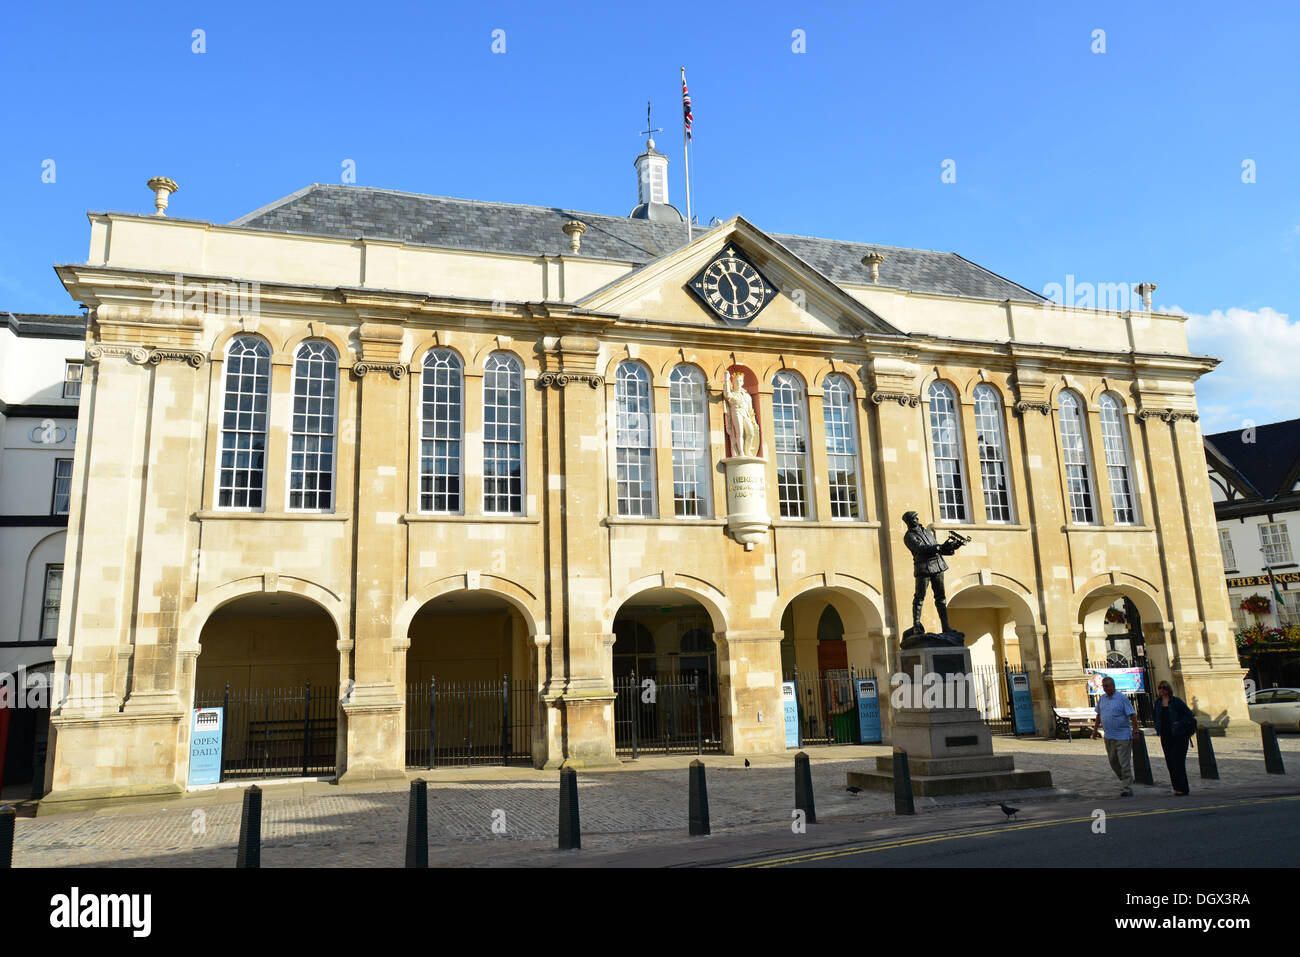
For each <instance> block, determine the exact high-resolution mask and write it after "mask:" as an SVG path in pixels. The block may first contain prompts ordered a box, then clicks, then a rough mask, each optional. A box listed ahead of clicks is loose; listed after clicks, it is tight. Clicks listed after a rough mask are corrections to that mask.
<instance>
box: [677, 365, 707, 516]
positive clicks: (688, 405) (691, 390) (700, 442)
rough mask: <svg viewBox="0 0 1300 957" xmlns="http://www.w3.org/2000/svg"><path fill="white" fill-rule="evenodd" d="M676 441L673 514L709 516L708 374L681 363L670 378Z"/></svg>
mask: <svg viewBox="0 0 1300 957" xmlns="http://www.w3.org/2000/svg"><path fill="white" fill-rule="evenodd" d="M668 397H669V403H670V404H671V406H672V408H671V415H670V419H671V425H672V443H673V514H675V515H679V516H690V517H693V518H708V517H709V514H710V512H711V509H710V507H709V506H710V501H711V499H712V496H711V495H710V492H709V419H708V413H707V412H706V411H705V387H704V373H702V372H701V371H700V370H699V369H697V368H695V366H692V365H685V364H683V365H679V366H677V367H676V368H675V369H673V371H672V374H671V375H669V377H668Z"/></svg>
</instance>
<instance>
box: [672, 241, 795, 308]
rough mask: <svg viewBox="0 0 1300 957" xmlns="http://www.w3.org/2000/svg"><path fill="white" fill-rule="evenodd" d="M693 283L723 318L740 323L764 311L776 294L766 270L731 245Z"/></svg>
mask: <svg viewBox="0 0 1300 957" xmlns="http://www.w3.org/2000/svg"><path fill="white" fill-rule="evenodd" d="M690 287H691V289H693V290H694V291H695V294H696V295H697V296H699V297H700V298H701V299H703V300H704V302H705V304H706V305H708V307H709V308H710V309H712V310H713V311H714V312H716V313H717V314H718V315H719V316H720V317H721V318H722V319H725V320H726V321H728V322H734V323H741V324H743V323H747V322H749V321H750V320H752V319H753V318H754V317H755V316H757V315H758V314H759V313H760V312H762V311H763V307H764V306H766V305H767V304H768V303H769V302H771V301H772V298H773V297H774V296H775V295H776V289H775V288H773V286H772V284H771V283H770V282H768V281H767V280H766V279H765V278H764V277H763V274H762V273H760V272H759V271H758V270H757V269H756V268H754V265H753V264H752V263H750V262H749V261H748V260H747V259H745V258H744V257H743V256H742V255H740V254H739V253H738V252H737V251H736V250H735V249H733V248H731V247H728V248H727V249H724V250H723V251H722V252H721V253H719V254H718V256H717V257H716V258H715V259H714V260H713V262H711V263H709V264H708V265H707V266H705V267H704V268H703V269H702V270H701V271H700V272H699V273H698V274H697V275H696V276H695V278H694V279H692V280H691V282H690Z"/></svg>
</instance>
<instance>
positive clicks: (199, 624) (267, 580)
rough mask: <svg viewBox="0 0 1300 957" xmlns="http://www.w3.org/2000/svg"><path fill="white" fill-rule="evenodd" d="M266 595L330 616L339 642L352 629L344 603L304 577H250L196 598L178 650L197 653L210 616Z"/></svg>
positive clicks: (226, 584)
mask: <svg viewBox="0 0 1300 957" xmlns="http://www.w3.org/2000/svg"><path fill="white" fill-rule="evenodd" d="M267 593H284V594H291V595H296V596H298V597H299V598H305V599H307V600H308V601H310V602H312V603H314V604H316V605H319V606H320V608H321V610H322V611H324V612H325V614H327V615H328V616H329V617H330V620H331V621H333V623H334V629H335V631H336V633H337V634H338V637H339V638H340V639H342V638H345V637H347V636H348V635H349V634H350V630H351V629H349V628H348V626H347V620H348V617H347V616H348V607H347V602H346V601H345V600H344V599H343V598H342V597H341V596H339V595H338V594H336V593H335V592H333V591H332V590H330V589H329V588H326V587H325V586H324V585H320V584H317V583H316V582H312V581H308V580H307V579H305V578H294V577H291V576H285V575H274V576H271V575H250V576H248V577H246V578H239V579H235V580H234V581H229V582H226V583H225V584H224V585H218V586H217V587H216V588H213V589H211V590H210V591H206V592H204V593H203V594H202V595H200V596H199V599H198V601H196V602H195V603H194V604H193V605H192V606H191V607H190V610H189V611H187V612H186V613H185V616H184V625H183V627H182V629H181V632H182V635H183V637H182V639H181V645H180V648H179V649H178V650H182V651H183V650H189V651H198V650H199V637H200V635H201V634H202V632H203V626H204V624H206V623H207V620H208V619H209V618H211V617H212V615H213V613H215V612H216V611H218V610H219V609H221V608H222V607H224V606H225V605H229V604H230V603H231V602H234V601H238V600H239V599H241V598H247V597H249V596H250V595H261V594H267Z"/></svg>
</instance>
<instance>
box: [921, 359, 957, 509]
mask: <svg viewBox="0 0 1300 957" xmlns="http://www.w3.org/2000/svg"><path fill="white" fill-rule="evenodd" d="M929 397H930V402H929V410H930V447H931V450H932V452H933V454H934V481H935V488H936V489H937V490H938V493H939V518H940V519H941V520H942V521H945V522H964V521H966V482H965V479H964V474H965V473H964V470H963V469H962V464H961V429H960V426H959V425H958V422H957V397H956V396H955V395H954V394H953V391H952V389H951V388H949V387H948V386H947V385H946V384H945V383H943V382H932V383H930V392H929Z"/></svg>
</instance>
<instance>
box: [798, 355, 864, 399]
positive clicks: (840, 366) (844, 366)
mask: <svg viewBox="0 0 1300 957" xmlns="http://www.w3.org/2000/svg"><path fill="white" fill-rule="evenodd" d="M832 375H839V376H843V377H844V378H845V379H847V380H848V382H849V388H850V389H852V391H853V399H854V401H855V402H856V401H861V400H862V399H864V398H866V397H867V396H868V395H870V393H871V390H870V389H868V388H867V387H866V386H865V385H864V384H863V382H862V378H861V377H860V376H859V375H858V373H857V371H856V370H855V369H854V368H853V367H852V366H850V365H849V364H848V363H847V362H827V363H826V364H825V365H823V366H821V367H820V368H819V369H817V371H816V373H815V374H814V375H813V377H812V379H811V380H810V381H811V388H813V389H817V390H820V389H821V388H822V383H824V382H825V381H826V377H827V376H832Z"/></svg>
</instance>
